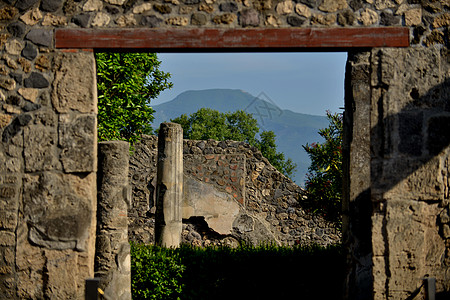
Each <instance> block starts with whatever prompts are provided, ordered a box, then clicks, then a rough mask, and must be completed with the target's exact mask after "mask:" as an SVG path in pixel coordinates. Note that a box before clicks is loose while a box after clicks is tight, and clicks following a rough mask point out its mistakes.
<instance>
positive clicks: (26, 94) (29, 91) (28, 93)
mask: <svg viewBox="0 0 450 300" xmlns="http://www.w3.org/2000/svg"><path fill="white" fill-rule="evenodd" d="M18 92H19V94H20V95H21V96H22V97H23V98H24V99H26V100H28V101H31V102H36V99H37V96H38V94H39V90H37V89H33V88H20V89H19V90H18Z"/></svg>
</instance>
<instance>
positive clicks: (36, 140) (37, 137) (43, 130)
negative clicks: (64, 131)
mask: <svg viewBox="0 0 450 300" xmlns="http://www.w3.org/2000/svg"><path fill="white" fill-rule="evenodd" d="M57 145H58V132H57V130H56V128H55V127H50V126H43V125H30V126H27V127H26V128H25V129H24V158H25V170H26V171H27V172H36V171H48V170H60V169H61V164H60V162H59V157H58V156H59V153H58V149H57Z"/></svg>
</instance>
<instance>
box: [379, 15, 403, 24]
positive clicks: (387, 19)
mask: <svg viewBox="0 0 450 300" xmlns="http://www.w3.org/2000/svg"><path fill="white" fill-rule="evenodd" d="M400 21H401V19H400V17H398V16H394V15H393V14H391V13H387V12H382V13H381V14H380V25H384V26H394V25H398V24H399V23H400Z"/></svg>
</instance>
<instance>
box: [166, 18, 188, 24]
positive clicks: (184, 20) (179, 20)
mask: <svg viewBox="0 0 450 300" xmlns="http://www.w3.org/2000/svg"><path fill="white" fill-rule="evenodd" d="M166 23H167V24H168V25H175V26H186V25H188V24H189V19H188V18H186V17H172V18H168V19H167V20H166Z"/></svg>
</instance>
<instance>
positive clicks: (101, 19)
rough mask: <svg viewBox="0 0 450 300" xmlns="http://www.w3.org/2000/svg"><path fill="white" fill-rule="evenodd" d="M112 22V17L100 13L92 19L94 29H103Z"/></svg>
mask: <svg viewBox="0 0 450 300" xmlns="http://www.w3.org/2000/svg"><path fill="white" fill-rule="evenodd" d="M110 21H111V17H110V16H109V15H108V14H106V13H104V12H98V13H97V14H96V15H95V16H94V18H93V19H92V23H91V25H92V26H93V27H102V26H106V25H108V24H109V22H110Z"/></svg>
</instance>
